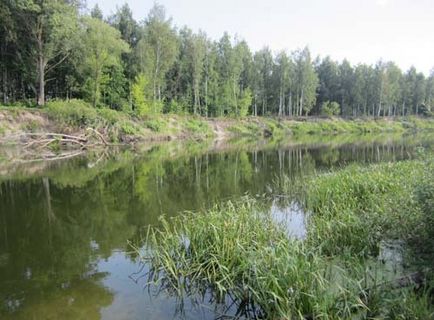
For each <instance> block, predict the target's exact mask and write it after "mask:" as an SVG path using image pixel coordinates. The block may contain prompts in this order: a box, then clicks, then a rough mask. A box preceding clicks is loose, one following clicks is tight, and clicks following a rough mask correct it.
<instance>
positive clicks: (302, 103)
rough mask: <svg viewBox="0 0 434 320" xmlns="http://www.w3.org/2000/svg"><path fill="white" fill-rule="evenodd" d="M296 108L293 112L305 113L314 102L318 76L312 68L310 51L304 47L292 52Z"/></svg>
mask: <svg viewBox="0 0 434 320" xmlns="http://www.w3.org/2000/svg"><path fill="white" fill-rule="evenodd" d="M293 56H294V61H295V79H296V94H297V96H296V98H297V108H296V110H295V111H296V112H295V114H296V115H298V116H302V115H303V112H304V113H305V114H306V115H307V114H308V113H309V112H310V110H311V109H312V107H313V106H314V104H315V102H316V89H317V87H318V76H317V74H316V73H315V69H314V68H313V64H312V59H311V56H310V51H309V49H308V48H307V47H306V48H304V49H303V50H301V51H300V50H299V51H296V52H294V54H293Z"/></svg>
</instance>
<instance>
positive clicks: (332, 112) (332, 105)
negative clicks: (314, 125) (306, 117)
mask: <svg viewBox="0 0 434 320" xmlns="http://www.w3.org/2000/svg"><path fill="white" fill-rule="evenodd" d="M339 113H340V106H339V103H337V102H335V101H331V102H330V101H326V102H324V103H323V104H322V105H321V114H322V115H323V116H337V115H339Z"/></svg>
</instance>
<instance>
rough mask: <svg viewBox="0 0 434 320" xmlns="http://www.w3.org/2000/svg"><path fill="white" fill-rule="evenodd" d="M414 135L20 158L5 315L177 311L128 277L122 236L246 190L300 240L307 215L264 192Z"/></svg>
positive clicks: (389, 157)
mask: <svg viewBox="0 0 434 320" xmlns="http://www.w3.org/2000/svg"><path fill="white" fill-rule="evenodd" d="M424 143H425V144H429V141H428V142H424ZM420 144H421V143H420V140H417V139H410V140H398V141H397V142H387V143H369V142H367V143H359V144H356V145H355V144H343V145H338V146H333V145H331V146H330V145H323V144H319V145H314V146H308V145H305V146H297V147H290V146H285V144H281V145H280V146H274V147H271V148H264V149H260V148H258V147H257V146H252V148H250V149H249V148H235V149H234V150H227V151H225V152H216V151H212V152H205V153H203V152H200V151H195V150H190V149H187V150H184V151H182V152H174V151H173V149H171V146H170V145H167V146H161V147H155V148H153V149H152V150H151V151H149V152H147V153H146V154H144V155H143V156H140V157H139V156H137V155H135V154H132V153H131V152H124V153H119V154H116V155H114V156H113V157H112V158H111V159H110V160H108V161H105V162H104V161H100V160H99V159H100V157H92V155H90V156H89V157H87V158H85V157H82V158H77V159H71V160H70V161H67V162H63V163H60V164H50V167H49V168H46V169H43V170H42V169H41V168H38V169H37V170H36V169H35V168H34V167H32V168H30V169H29V171H34V172H33V173H32V174H30V173H29V171H25V168H21V169H20V170H19V171H17V174H16V175H14V176H9V177H6V175H4V176H3V177H0V318H1V319H144V318H146V319H167V318H172V317H173V315H174V314H175V312H176V311H177V304H176V301H175V300H173V299H171V298H168V297H165V296H156V297H154V296H153V295H149V294H148V293H147V292H143V285H144V283H143V282H141V281H139V282H138V284H135V283H134V282H133V281H132V280H131V279H129V277H128V276H129V275H131V274H132V273H134V272H136V271H137V270H138V269H139V266H138V264H137V263H136V257H135V256H134V255H132V254H129V253H128V247H127V241H132V242H137V241H138V240H139V239H140V238H141V236H142V230H143V227H145V226H147V225H151V224H152V225H156V224H158V217H159V216H160V215H161V214H167V215H171V216H173V215H176V214H179V212H181V211H184V210H204V209H205V208H207V207H210V206H212V205H214V204H215V203H219V202H221V201H222V200H227V199H239V198H240V197H242V196H244V195H245V194H246V193H248V194H250V195H252V196H258V198H260V199H262V201H263V202H264V206H268V207H269V208H270V210H271V212H272V214H273V216H274V217H275V219H276V220H277V221H279V222H280V223H283V224H284V225H285V226H286V227H287V228H288V233H289V234H291V235H292V236H295V237H300V238H303V237H305V235H306V225H305V217H304V215H303V214H302V212H301V211H300V210H299V207H298V206H297V205H296V203H295V202H292V204H291V205H290V206H289V207H285V205H284V203H285V202H282V201H278V199H277V198H275V200H266V199H270V197H269V196H270V195H271V196H276V197H277V196H281V195H282V193H283V190H282V186H281V185H282V183H281V182H282V181H281V180H282V179H280V178H281V177H283V176H284V175H286V176H289V178H290V179H294V180H295V179H302V178H303V176H306V175H308V174H311V173H313V172H315V171H317V170H326V169H328V168H330V167H332V166H337V167H338V166H344V165H346V164H348V163H351V162H363V163H367V162H376V161H397V160H401V159H406V158H409V157H411V156H412V154H414V151H415V148H416V146H418V145H420ZM96 159H98V160H96ZM0 172H5V171H2V170H1V169H0ZM263 195H267V197H263ZM271 198H272V197H271ZM289 200H290V199H289ZM289 203H291V201H289ZM145 268H146V266H145ZM142 281H144V280H143V279H142ZM184 307H185V309H184V311H185V316H186V318H190V319H210V318H214V317H215V316H216V315H218V314H219V312H221V309H218V308H217V309H213V307H210V306H204V307H202V308H197V307H195V306H194V305H192V304H190V305H186V306H184Z"/></svg>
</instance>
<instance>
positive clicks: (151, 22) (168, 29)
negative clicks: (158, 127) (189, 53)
mask: <svg viewBox="0 0 434 320" xmlns="http://www.w3.org/2000/svg"><path fill="white" fill-rule="evenodd" d="M136 51H137V52H136V54H137V57H138V63H139V65H140V67H139V70H140V72H142V73H145V74H146V75H147V77H149V78H150V79H151V81H152V87H153V101H154V104H155V108H157V104H159V103H161V102H162V90H163V87H164V84H165V83H164V79H165V75H166V73H167V72H168V70H169V68H170V67H171V66H172V65H173V63H174V62H175V59H176V57H177V52H178V42H177V37H176V32H175V30H174V29H173V27H172V21H171V19H167V18H166V10H165V9H164V7H162V6H160V5H157V4H155V5H154V7H153V8H152V9H151V11H150V13H149V15H148V17H147V19H146V21H145V25H144V27H143V37H142V39H141V40H140V41H139V43H138V45H137V49H136Z"/></svg>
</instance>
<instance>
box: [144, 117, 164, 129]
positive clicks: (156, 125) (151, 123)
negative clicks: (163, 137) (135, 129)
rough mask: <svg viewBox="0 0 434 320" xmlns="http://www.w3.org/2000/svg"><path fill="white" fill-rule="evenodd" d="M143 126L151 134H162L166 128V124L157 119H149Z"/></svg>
mask: <svg viewBox="0 0 434 320" xmlns="http://www.w3.org/2000/svg"><path fill="white" fill-rule="evenodd" d="M143 124H144V125H145V127H146V128H148V129H150V130H151V131H153V132H162V131H164V130H165V129H166V128H167V123H166V122H165V121H163V119H158V118H149V119H147V120H145V121H144V123H143Z"/></svg>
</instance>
